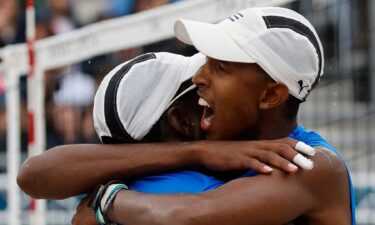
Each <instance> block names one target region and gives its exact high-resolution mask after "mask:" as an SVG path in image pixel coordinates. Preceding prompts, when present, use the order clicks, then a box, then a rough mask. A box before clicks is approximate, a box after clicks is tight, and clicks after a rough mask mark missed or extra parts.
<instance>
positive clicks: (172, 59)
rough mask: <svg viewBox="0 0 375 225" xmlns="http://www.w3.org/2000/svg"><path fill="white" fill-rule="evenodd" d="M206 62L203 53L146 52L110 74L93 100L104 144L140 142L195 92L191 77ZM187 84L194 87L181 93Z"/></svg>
mask: <svg viewBox="0 0 375 225" xmlns="http://www.w3.org/2000/svg"><path fill="white" fill-rule="evenodd" d="M205 61H206V57H205V56H204V55H203V54H201V53H198V54H196V55H194V56H192V57H185V56H181V55H176V54H172V53H166V52H161V53H147V54H144V55H141V56H138V57H136V58H134V59H132V60H129V61H127V62H124V63H122V64H120V65H118V66H117V67H116V68H114V69H113V70H112V71H110V72H109V73H108V74H107V75H106V76H105V77H104V79H103V81H102V82H101V84H100V86H99V88H98V91H97V93H96V95H95V99H94V110H93V111H94V112H93V113H94V125H95V129H96V132H97V134H98V136H99V137H100V139H101V140H102V142H103V143H126V142H137V141H139V140H141V139H142V138H143V137H144V136H146V134H147V133H148V132H149V131H150V130H151V128H152V126H153V125H154V124H155V123H156V122H157V121H158V120H159V118H160V117H161V116H162V115H163V113H164V112H165V111H166V110H167V109H168V108H169V107H170V106H171V105H172V104H173V102H175V101H176V100H177V99H179V98H180V97H181V96H183V95H184V94H185V93H188V92H189V91H191V90H193V89H195V87H196V86H195V85H193V84H192V83H191V78H192V76H193V75H194V74H195V73H196V72H197V71H198V69H199V68H200V67H201V66H202V65H203V64H204V63H205ZM186 82H190V83H191V85H188V86H187V88H185V89H183V90H179V88H180V86H181V84H183V83H186ZM177 92H178V93H177Z"/></svg>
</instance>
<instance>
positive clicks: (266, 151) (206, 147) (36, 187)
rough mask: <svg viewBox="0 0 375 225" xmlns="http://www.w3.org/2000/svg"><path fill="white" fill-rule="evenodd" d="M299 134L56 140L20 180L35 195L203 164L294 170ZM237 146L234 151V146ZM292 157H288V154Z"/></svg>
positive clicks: (70, 192) (59, 194) (56, 195)
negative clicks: (267, 138) (123, 141)
mask: <svg viewBox="0 0 375 225" xmlns="http://www.w3.org/2000/svg"><path fill="white" fill-rule="evenodd" d="M295 144H296V141H295V140H292V139H289V138H285V139H280V140H276V141H246V142H209V141H199V142H192V143H159V144H122V145H101V144H96V145H95V144H81V145H65V146H58V147H55V148H53V149H50V150H48V151H46V152H45V153H43V154H41V155H38V156H34V157H31V158H30V159H28V160H26V161H25V162H24V164H23V166H22V168H21V170H20V173H19V175H18V179H17V181H18V184H19V186H20V187H21V189H22V190H23V191H25V192H26V193H27V194H29V195H30V196H32V197H34V198H51V199H61V198H67V197H71V196H74V195H77V194H82V193H87V192H88V191H90V190H91V189H93V188H94V187H95V186H96V185H97V184H99V183H106V182H107V181H109V180H113V179H129V178H133V177H138V176H143V175H146V174H147V175H150V174H155V173H160V172H163V171H170V170H176V169H182V168H186V167H191V166H197V165H201V166H204V167H206V168H208V169H211V170H218V171H220V170H234V169H256V170H258V171H260V172H264V173H269V172H270V171H269V167H266V166H265V164H264V163H262V162H267V163H268V164H271V165H272V166H275V167H279V168H282V169H284V170H286V171H289V172H293V171H296V168H293V167H290V166H291V163H290V162H289V161H288V160H290V161H291V160H292V159H293V158H294V156H295V155H296V154H297V153H296V151H295V150H294V146H295ZM234 149H236V151H234ZM286 159H288V160H286Z"/></svg>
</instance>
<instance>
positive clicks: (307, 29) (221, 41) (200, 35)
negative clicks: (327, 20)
mask: <svg viewBox="0 0 375 225" xmlns="http://www.w3.org/2000/svg"><path fill="white" fill-rule="evenodd" d="M174 31H175V34H176V36H177V38H178V39H180V40H181V41H183V42H185V43H186V44H190V45H194V46H195V47H196V48H197V49H198V50H199V51H200V52H202V53H203V54H205V55H207V56H209V57H211V58H214V59H218V60H223V61H229V62H242V63H257V64H258V65H259V66H260V67H262V69H263V70H264V71H266V72H267V74H268V75H269V76H271V77H272V78H273V79H274V80H275V81H276V82H280V83H284V84H285V85H287V86H288V88H289V93H290V94H292V95H293V96H294V97H296V98H298V99H300V100H302V101H304V100H305V99H306V97H307V96H308V94H309V93H310V91H311V90H312V88H314V86H315V85H316V84H317V83H318V82H319V79H320V76H322V75H323V68H324V56H323V47H322V44H321V43H320V40H319V37H318V35H317V33H316V31H315V29H314V27H313V26H312V25H311V24H310V22H309V21H308V20H307V19H306V18H304V17H303V16H302V15H300V14H298V13H296V12H294V11H292V10H290V9H286V8H279V7H265V8H249V9H245V10H243V11H240V12H239V13H237V14H235V15H233V16H231V17H229V18H227V19H225V20H223V21H221V22H220V23H218V24H207V23H202V22H195V21H188V20H178V21H176V23H175V25H174Z"/></svg>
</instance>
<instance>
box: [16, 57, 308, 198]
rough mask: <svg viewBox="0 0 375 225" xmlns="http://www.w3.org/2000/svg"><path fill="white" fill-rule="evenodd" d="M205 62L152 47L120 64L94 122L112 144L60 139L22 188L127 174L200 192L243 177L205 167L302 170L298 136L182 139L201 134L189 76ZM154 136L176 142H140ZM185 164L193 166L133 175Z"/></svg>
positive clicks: (22, 176) (71, 188)
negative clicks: (153, 50) (72, 142)
mask: <svg viewBox="0 0 375 225" xmlns="http://www.w3.org/2000/svg"><path fill="white" fill-rule="evenodd" d="M205 61H206V59H205V56H203V55H202V54H197V55H195V56H193V57H190V58H189V57H183V56H179V55H175V54H171V53H153V54H145V55H142V56H139V57H137V58H135V59H133V60H130V61H128V62H125V63H123V64H121V65H119V66H118V67H116V68H115V69H114V70H112V71H111V72H110V73H109V74H108V75H107V76H106V77H105V79H104V80H103V81H102V83H101V85H100V87H99V89H98V92H97V94H96V97H95V101H94V122H95V128H96V130H97V133H98V135H99V137H100V138H101V140H102V141H103V143H106V145H66V146H59V147H56V148H53V149H51V150H48V151H46V152H45V153H43V154H41V155H38V156H35V157H31V158H30V159H28V160H27V161H25V162H24V164H23V166H22V168H21V170H20V173H19V175H18V184H19V186H20V187H21V189H22V190H23V191H25V192H26V193H27V194H29V195H30V196H32V197H34V198H47V199H61V198H67V197H71V196H74V195H78V194H83V193H87V192H89V191H90V190H92V189H93V188H95V187H96V185H97V184H100V183H105V182H107V181H109V180H112V179H125V180H127V181H130V180H131V181H132V182H131V183H129V184H130V186H131V188H132V189H134V190H138V191H142V192H147V193H198V192H202V191H205V190H209V189H213V188H215V187H218V186H220V185H222V184H223V183H224V182H225V181H227V180H229V179H232V178H234V177H238V175H237V174H234V175H233V174H225V176H224V175H223V174H222V173H220V174H219V175H220V176H219V175H218V174H214V173H212V172H208V171H204V173H202V167H205V168H206V169H210V170H216V171H222V170H239V169H255V170H257V171H260V172H262V173H270V172H271V171H272V168H271V167H269V166H267V165H265V164H264V163H263V162H267V163H269V164H271V165H273V166H274V167H279V168H281V169H284V170H285V171H287V172H296V171H297V167H296V166H295V165H294V164H293V163H290V162H289V161H292V160H293V159H294V158H296V159H300V158H301V157H302V155H301V154H297V152H296V151H295V150H294V147H295V146H296V143H297V141H295V140H292V139H288V138H285V139H281V140H277V141H248V142H244V141H242V142H225V144H223V143H222V142H209V141H200V142H195V143H186V142H185V143H181V141H191V140H197V139H201V137H202V135H201V129H200V115H201V111H202V107H201V106H199V105H198V104H197V101H198V96H197V94H196V91H192V90H193V88H195V87H196V86H194V85H192V83H191V77H192V76H193V75H194V74H195V73H196V71H197V70H198V68H199V67H200V66H201V65H203V64H204V62H205ZM179 87H180V88H179ZM156 141H159V142H160V141H168V142H175V143H168V144H142V143H145V142H156ZM111 143H112V144H111ZM113 143H135V144H127V145H118V144H116V145H114V144H113ZM234 149H236V151H235V152H234V151H233V150H234ZM310 150H311V149H310ZM307 153H308V152H307ZM296 155H297V156H296ZM283 157H284V158H285V159H284V158H283ZM286 159H289V161H288V160H286ZM306 161H307V162H308V163H309V162H310V161H308V160H306ZM296 163H298V161H296ZM199 167H200V168H199ZM187 168H190V169H193V170H189V171H188V170H184V171H179V172H178V173H169V174H162V175H158V176H151V177H144V178H143V179H136V180H133V178H136V177H138V178H139V177H140V176H143V175H150V174H160V173H161V172H165V171H172V170H176V169H180V170H181V169H187ZM77 177H79V179H77ZM67 180H68V181H69V182H66V181H67Z"/></svg>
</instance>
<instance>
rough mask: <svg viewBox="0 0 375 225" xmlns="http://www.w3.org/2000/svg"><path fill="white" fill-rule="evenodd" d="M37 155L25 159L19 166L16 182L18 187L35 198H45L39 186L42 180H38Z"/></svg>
mask: <svg viewBox="0 0 375 225" xmlns="http://www.w3.org/2000/svg"><path fill="white" fill-rule="evenodd" d="M38 161H39V160H38V156H34V157H31V158H29V159H27V160H26V161H25V162H24V163H23V164H22V166H21V168H20V171H19V172H18V175H17V184H18V186H19V187H20V189H21V190H22V191H23V192H25V193H26V194H27V195H29V196H30V197H32V198H35V199H42V198H47V197H48V196H45V195H43V187H42V186H40V184H41V183H43V182H42V181H40V180H39V177H41V176H40V174H39V172H38V171H39V167H38V165H39V164H40V163H39V162H38Z"/></svg>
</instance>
